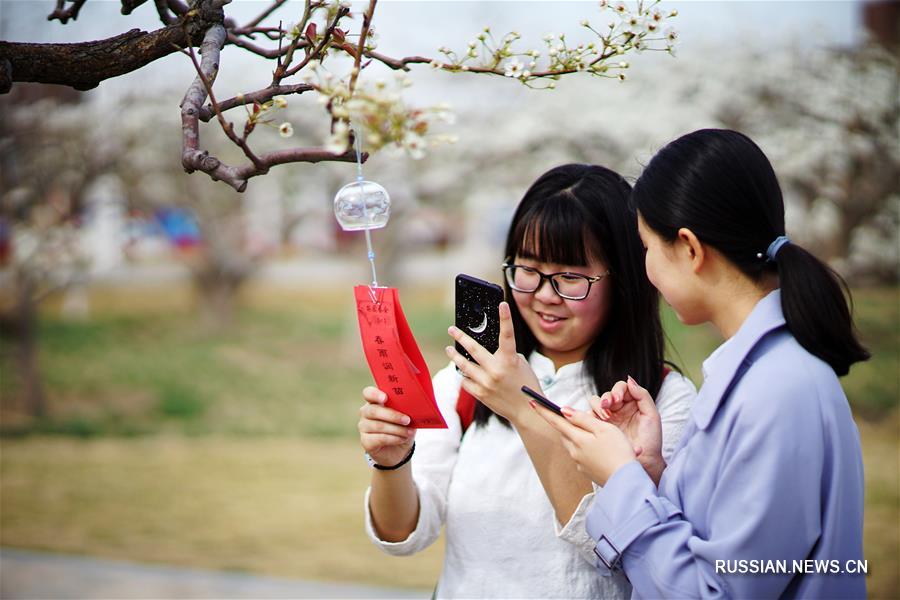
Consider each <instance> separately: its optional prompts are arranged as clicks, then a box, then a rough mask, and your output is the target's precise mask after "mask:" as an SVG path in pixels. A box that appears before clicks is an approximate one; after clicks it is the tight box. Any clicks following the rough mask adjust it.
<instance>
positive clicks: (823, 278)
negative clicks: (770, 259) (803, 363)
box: [775, 244, 871, 376]
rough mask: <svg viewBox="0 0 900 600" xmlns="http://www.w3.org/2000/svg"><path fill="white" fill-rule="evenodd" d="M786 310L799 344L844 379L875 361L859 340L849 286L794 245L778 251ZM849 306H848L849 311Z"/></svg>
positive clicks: (787, 319) (787, 245) (777, 262)
mask: <svg viewBox="0 0 900 600" xmlns="http://www.w3.org/2000/svg"><path fill="white" fill-rule="evenodd" d="M775 264H776V265H777V268H778V280H779V282H780V284H781V309H782V311H783V312H784V320H785V321H786V322H787V326H788V329H790V330H791V333H792V334H793V335H794V337H795V338H796V339H797V342H799V343H800V345H801V346H803V347H804V348H806V350H807V351H808V352H809V353H810V354H812V355H814V356H818V357H819V358H821V359H822V360H824V361H825V362H827V363H828V364H829V365H831V368H832V369H834V372H835V373H837V374H838V375H839V376H843V375H846V374H847V373H848V372H849V371H850V365H852V364H853V363H856V362H860V361H864V360H868V359H869V357H870V356H871V355H870V354H869V351H868V350H866V349H865V348H864V347H863V345H862V344H861V343H860V341H859V339H858V338H857V334H856V330H855V327H854V326H853V319H852V317H851V311H852V297H851V295H850V289H849V288H848V287H847V283H846V282H845V281H844V280H843V279H842V278H841V276H840V275H838V274H837V273H836V272H835V271H834V270H833V269H831V268H830V267H829V266H828V265H826V264H824V263H823V262H822V261H820V260H819V259H818V258H816V257H815V256H813V255H812V254H810V253H809V252H807V251H806V250H804V249H803V248H801V247H800V246H797V245H794V244H785V246H784V247H783V248H781V249H780V250H779V251H778V255H777V258H776V260H775ZM848 301H849V306H848Z"/></svg>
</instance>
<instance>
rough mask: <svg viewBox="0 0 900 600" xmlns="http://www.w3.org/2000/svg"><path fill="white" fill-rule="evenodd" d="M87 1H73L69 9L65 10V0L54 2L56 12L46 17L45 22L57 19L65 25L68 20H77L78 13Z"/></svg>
mask: <svg viewBox="0 0 900 600" xmlns="http://www.w3.org/2000/svg"><path fill="white" fill-rule="evenodd" d="M85 2H87V0H73V1H72V5H71V6H69V8H65V6H66V0H56V10H54V11H53V12H52V13H50V14H49V15H47V20H48V21H52V20H53V19H59V22H60V23H62V24H63V25H65V24H66V23H68V22H69V19H72V20H73V21H74V20H76V19H77V18H78V12H79V11H80V10H81V7H82V6H84V3H85Z"/></svg>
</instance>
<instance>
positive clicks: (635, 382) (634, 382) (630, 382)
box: [628, 375, 637, 385]
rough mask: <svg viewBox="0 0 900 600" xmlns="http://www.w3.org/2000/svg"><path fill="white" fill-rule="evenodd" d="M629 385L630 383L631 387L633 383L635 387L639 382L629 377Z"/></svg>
mask: <svg viewBox="0 0 900 600" xmlns="http://www.w3.org/2000/svg"><path fill="white" fill-rule="evenodd" d="M628 383H629V385H630V384H632V383H633V384H634V385H637V381H635V380H634V378H632V377H631V375H629V376H628Z"/></svg>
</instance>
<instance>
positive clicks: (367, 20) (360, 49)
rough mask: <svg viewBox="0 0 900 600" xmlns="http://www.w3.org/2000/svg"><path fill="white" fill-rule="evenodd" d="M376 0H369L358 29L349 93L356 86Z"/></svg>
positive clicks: (351, 93)
mask: <svg viewBox="0 0 900 600" xmlns="http://www.w3.org/2000/svg"><path fill="white" fill-rule="evenodd" d="M377 3H378V0H369V8H368V9H366V12H365V14H363V24H362V29H360V31H359V46H357V48H356V56H355V57H353V58H354V60H353V70H352V71H351V72H350V83H349V85H348V86H347V89H348V90H349V91H350V95H351V96H352V95H353V89H354V88H355V87H356V80H357V78H358V77H359V68H360V67H359V65H360V63H361V61H362V57H363V53H364V52H365V51H366V38H367V37H369V27H370V26H371V25H372V15H374V14H375V5H376V4H377Z"/></svg>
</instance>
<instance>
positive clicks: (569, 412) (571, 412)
mask: <svg viewBox="0 0 900 600" xmlns="http://www.w3.org/2000/svg"><path fill="white" fill-rule="evenodd" d="M560 412H561V413H562V414H564V415H565V416H567V417H571V416H574V415H575V411H574V410H572V409H571V408H569V407H568V406H562V407H560Z"/></svg>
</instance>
